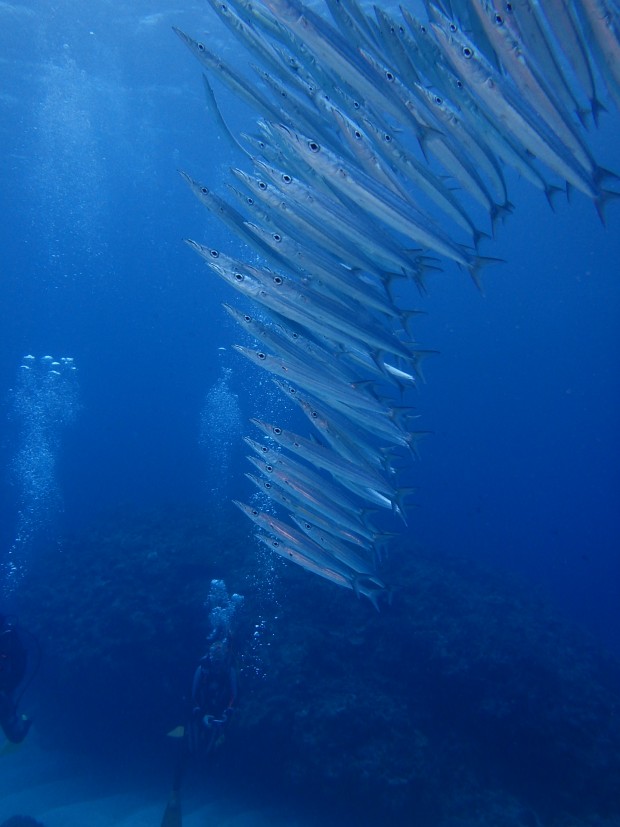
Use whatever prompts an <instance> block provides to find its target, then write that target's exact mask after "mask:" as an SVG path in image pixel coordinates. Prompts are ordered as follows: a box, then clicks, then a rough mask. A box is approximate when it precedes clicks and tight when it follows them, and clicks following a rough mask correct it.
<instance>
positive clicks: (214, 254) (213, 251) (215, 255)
mask: <svg viewBox="0 0 620 827" xmlns="http://www.w3.org/2000/svg"><path fill="white" fill-rule="evenodd" d="M209 252H210V253H211V258H219V257H220V254H219V253H218V251H217V250H209Z"/></svg>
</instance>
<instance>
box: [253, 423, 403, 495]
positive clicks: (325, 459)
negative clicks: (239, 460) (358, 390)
mask: <svg viewBox="0 0 620 827" xmlns="http://www.w3.org/2000/svg"><path fill="white" fill-rule="evenodd" d="M250 421H251V422H252V424H253V425H256V427H257V428H260V430H261V431H262V432H263V433H264V434H266V435H267V436H269V437H271V438H272V439H274V440H275V441H276V442H277V443H278V445H282V447H283V448H288V450H289V451H291V452H292V453H293V454H296V455H297V456H300V457H302V458H303V459H305V460H306V461H307V462H310V463H312V465H314V466H316V467H317V468H322V469H323V470H325V471H327V472H328V473H329V474H331V475H332V476H333V477H334V478H335V479H337V480H338V481H339V482H341V483H342V484H343V485H346V486H347V487H348V485H349V484H350V483H352V484H353V485H354V487H355V490H356V491H357V490H364V491H366V490H368V491H371V492H372V491H378V492H379V493H380V494H383V496H384V497H386V498H387V499H389V500H390V501H392V502H397V499H398V492H397V491H396V489H394V488H393V487H392V486H391V485H390V484H389V483H388V482H387V480H386V479H385V478H384V477H383V476H382V475H381V474H379V473H377V472H376V471H370V470H369V469H368V468H362V467H360V466H359V465H358V464H357V463H355V462H350V461H349V460H345V459H344V457H341V456H339V455H338V454H337V453H336V452H335V451H333V450H332V449H331V448H325V447H324V446H323V445H319V444H318V443H316V442H312V441H311V440H309V439H306V438H305V437H302V436H299V434H294V433H293V432H292V431H286V430H284V429H283V428H280V427H279V426H277V425H269V424H267V423H266V422H261V420H260V419H255V418H252V419H251V420H250Z"/></svg>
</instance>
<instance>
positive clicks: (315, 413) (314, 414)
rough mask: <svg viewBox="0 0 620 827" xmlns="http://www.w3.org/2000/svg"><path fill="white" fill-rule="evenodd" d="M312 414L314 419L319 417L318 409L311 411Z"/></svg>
mask: <svg viewBox="0 0 620 827" xmlns="http://www.w3.org/2000/svg"><path fill="white" fill-rule="evenodd" d="M310 416H311V417H312V418H313V419H316V418H317V417H318V413H317V412H316V411H310Z"/></svg>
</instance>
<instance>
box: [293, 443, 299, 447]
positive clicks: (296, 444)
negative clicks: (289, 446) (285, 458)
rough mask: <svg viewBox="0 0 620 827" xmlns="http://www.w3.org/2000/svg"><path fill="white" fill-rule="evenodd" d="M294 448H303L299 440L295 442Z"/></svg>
mask: <svg viewBox="0 0 620 827" xmlns="http://www.w3.org/2000/svg"><path fill="white" fill-rule="evenodd" d="M293 448H301V445H300V444H299V442H293Z"/></svg>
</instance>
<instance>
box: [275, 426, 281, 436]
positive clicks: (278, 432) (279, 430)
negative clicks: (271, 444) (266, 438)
mask: <svg viewBox="0 0 620 827" xmlns="http://www.w3.org/2000/svg"><path fill="white" fill-rule="evenodd" d="M273 432H274V434H278V436H279V435H280V434H281V433H282V428H278V426H277V425H274V428H273Z"/></svg>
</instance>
